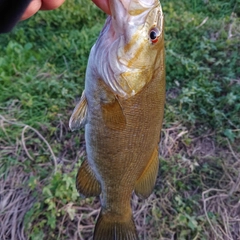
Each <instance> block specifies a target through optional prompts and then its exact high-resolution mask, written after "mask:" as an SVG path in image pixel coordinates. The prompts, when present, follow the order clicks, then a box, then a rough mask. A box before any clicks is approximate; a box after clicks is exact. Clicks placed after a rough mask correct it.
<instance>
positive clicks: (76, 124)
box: [69, 91, 87, 131]
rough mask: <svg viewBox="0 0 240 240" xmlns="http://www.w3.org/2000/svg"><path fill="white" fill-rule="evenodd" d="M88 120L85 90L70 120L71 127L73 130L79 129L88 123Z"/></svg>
mask: <svg viewBox="0 0 240 240" xmlns="http://www.w3.org/2000/svg"><path fill="white" fill-rule="evenodd" d="M86 120H87V98H86V96H85V92H84V91H83V93H82V97H81V99H80V102H79V103H78V104H77V106H76V107H75V108H74V110H73V114H72V116H71V118H70V120H69V127H70V129H71V130H72V131H74V130H78V129H80V128H82V127H84V125H85V124H86Z"/></svg>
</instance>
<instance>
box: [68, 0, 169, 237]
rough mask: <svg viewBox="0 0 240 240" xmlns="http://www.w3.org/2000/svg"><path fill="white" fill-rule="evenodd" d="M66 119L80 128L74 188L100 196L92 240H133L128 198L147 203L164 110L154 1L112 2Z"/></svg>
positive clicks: (160, 20) (160, 31)
mask: <svg viewBox="0 0 240 240" xmlns="http://www.w3.org/2000/svg"><path fill="white" fill-rule="evenodd" d="M109 5H110V9H111V16H108V17H107V20H106V22H105V25H104V27H103V29H102V31H101V32H100V34H99V37H98V39H97V41H96V43H95V44H94V45H93V47H92V48H91V51H90V55H89V59H88V64H87V69H86V75H85V90H84V91H83V93H82V96H81V99H80V101H79V103H78V104H77V105H76V107H75V109H74V111H73V113H72V116H71V118H70V121H69V127H70V129H71V130H78V129H80V128H83V127H84V128H85V142H86V159H85V160H84V161H83V162H82V165H81V166H80V168H79V170H78V173H77V177H76V187H77V190H78V192H79V193H80V194H81V195H83V196H85V197H94V196H100V202H101V211H100V213H99V216H98V219H97V222H96V225H95V229H94V233H93V239H94V240H136V239H138V233H137V230H136V226H135V223H134V219H133V213H132V209H131V198H132V194H133V193H134V194H136V195H137V196H138V197H140V198H143V199H145V198H148V197H149V196H150V194H151V193H152V191H153V189H154V186H155V182H156V179H157V175H158V169H159V142H160V133H161V128H162V122H163V115H164V105H165V52H164V16H163V12H162V8H161V5H160V2H159V1H158V0H111V1H109Z"/></svg>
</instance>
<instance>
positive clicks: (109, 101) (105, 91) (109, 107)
mask: <svg viewBox="0 0 240 240" xmlns="http://www.w3.org/2000/svg"><path fill="white" fill-rule="evenodd" d="M99 86H101V96H100V99H101V100H100V105H101V110H102V116H103V120H104V123H105V124H106V126H107V127H109V128H111V129H116V130H117V129H119V130H120V129H123V128H125V126H126V118H125V115H124V112H123V109H122V106H121V104H120V102H119V100H118V98H117V97H116V96H115V94H114V93H113V92H112V91H110V90H109V88H108V87H107V86H106V85H105V84H104V82H103V81H101V80H100V84H99Z"/></svg>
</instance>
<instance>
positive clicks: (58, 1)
mask: <svg viewBox="0 0 240 240" xmlns="http://www.w3.org/2000/svg"><path fill="white" fill-rule="evenodd" d="M64 1H65V0H42V7H41V10H52V9H55V8H58V7H60V6H61V5H62V4H63V3H64Z"/></svg>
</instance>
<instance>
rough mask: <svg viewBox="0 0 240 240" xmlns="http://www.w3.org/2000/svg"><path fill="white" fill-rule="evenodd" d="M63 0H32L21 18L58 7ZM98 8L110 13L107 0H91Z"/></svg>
mask: <svg viewBox="0 0 240 240" xmlns="http://www.w3.org/2000/svg"><path fill="white" fill-rule="evenodd" d="M64 1H65V0H32V1H31V3H30V4H29V5H28V7H27V9H26V10H25V12H24V14H23V15H22V17H21V20H24V19H27V18H29V17H31V16H32V15H34V14H35V13H36V12H38V11H39V10H52V9H55V8H58V7H60V6H61V5H62V4H63V3H64ZM92 1H93V2H94V3H95V4H96V5H97V6H98V7H99V8H100V9H102V10H103V11H104V12H105V13H107V14H109V15H110V7H109V4H108V0H92Z"/></svg>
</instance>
